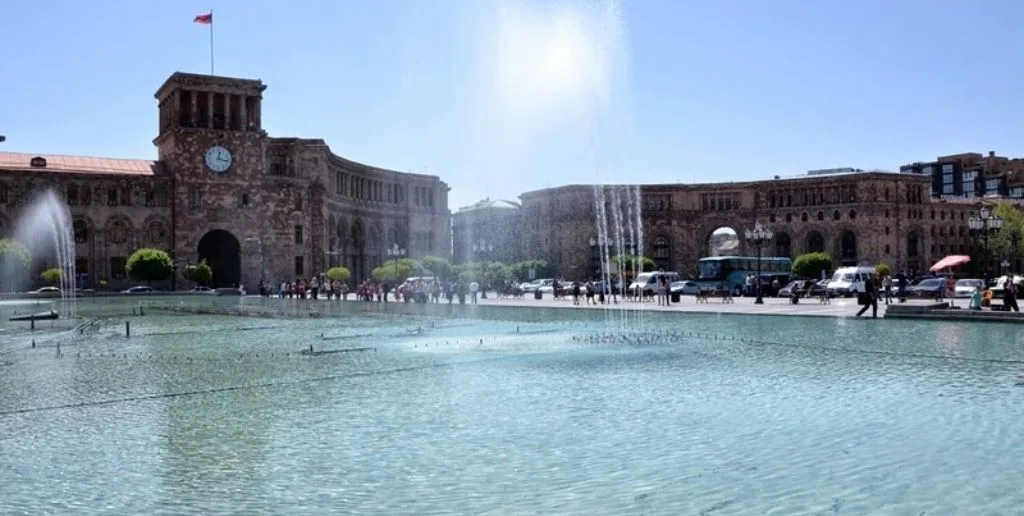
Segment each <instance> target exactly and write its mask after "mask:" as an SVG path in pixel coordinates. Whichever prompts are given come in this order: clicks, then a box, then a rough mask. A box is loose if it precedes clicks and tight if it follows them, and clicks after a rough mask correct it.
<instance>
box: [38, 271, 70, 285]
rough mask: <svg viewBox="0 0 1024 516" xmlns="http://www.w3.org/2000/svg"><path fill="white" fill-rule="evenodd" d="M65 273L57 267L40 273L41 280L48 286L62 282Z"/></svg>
mask: <svg viewBox="0 0 1024 516" xmlns="http://www.w3.org/2000/svg"><path fill="white" fill-rule="evenodd" d="M63 275H64V272H63V271H61V270H60V269H58V268H56V267H51V268H49V269H46V270H44V271H43V272H40V273H39V278H40V279H42V280H43V282H45V283H46V284H47V285H56V284H57V283H58V282H60V278H61V276H63Z"/></svg>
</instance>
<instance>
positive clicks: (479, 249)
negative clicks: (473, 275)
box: [473, 240, 494, 299]
mask: <svg viewBox="0 0 1024 516" xmlns="http://www.w3.org/2000/svg"><path fill="white" fill-rule="evenodd" d="M493 252H494V244H492V243H490V242H488V241H486V240H480V241H479V242H477V243H475V244H473V254H477V253H479V254H482V255H484V258H490V257H491V253H493ZM485 261H486V260H485ZM481 283H482V282H481ZM480 298H481V299H487V286H486V284H485V285H484V286H483V288H481V289H480Z"/></svg>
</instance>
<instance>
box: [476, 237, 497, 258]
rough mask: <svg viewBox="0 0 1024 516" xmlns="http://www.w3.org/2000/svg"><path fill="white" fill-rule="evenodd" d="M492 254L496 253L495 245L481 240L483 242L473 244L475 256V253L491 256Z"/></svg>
mask: <svg viewBox="0 0 1024 516" xmlns="http://www.w3.org/2000/svg"><path fill="white" fill-rule="evenodd" d="M492 252H494V244H492V243H490V242H488V241H486V240H481V241H479V242H477V243H475V244H473V253H474V254H475V253H480V254H485V255H490V254H491V253H492Z"/></svg>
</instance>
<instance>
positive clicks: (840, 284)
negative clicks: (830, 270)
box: [827, 267, 875, 297]
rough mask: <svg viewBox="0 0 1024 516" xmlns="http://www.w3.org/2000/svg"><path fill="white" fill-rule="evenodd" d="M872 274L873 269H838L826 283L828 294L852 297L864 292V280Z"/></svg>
mask: <svg viewBox="0 0 1024 516" xmlns="http://www.w3.org/2000/svg"><path fill="white" fill-rule="evenodd" d="M874 273H875V268H874V267H840V268H838V269H836V272H835V273H834V274H832V279H831V280H829V282H828V287H827V288H828V293H829V294H831V295H833V296H846V297H853V295H854V294H856V293H858V292H864V280H865V279H867V278H868V276H871V275H872V274H874Z"/></svg>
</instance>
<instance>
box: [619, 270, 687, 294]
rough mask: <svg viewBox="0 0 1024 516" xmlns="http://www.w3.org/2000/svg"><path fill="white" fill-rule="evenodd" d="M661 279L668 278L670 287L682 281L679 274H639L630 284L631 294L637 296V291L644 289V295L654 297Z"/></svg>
mask: <svg viewBox="0 0 1024 516" xmlns="http://www.w3.org/2000/svg"><path fill="white" fill-rule="evenodd" d="M661 278H667V279H668V284H669V285H670V286H671V285H672V283H674V282H676V281H680V280H681V279H682V278H680V277H679V273H678V272H644V273H641V274H638V275H637V277H636V279H634V280H633V283H630V284H629V293H630V294H635V293H636V291H637V289H642V290H643V293H644V295H653V294H655V293H657V292H658V290H657V288H658V284H659V283H660V282H661Z"/></svg>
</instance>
